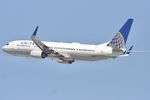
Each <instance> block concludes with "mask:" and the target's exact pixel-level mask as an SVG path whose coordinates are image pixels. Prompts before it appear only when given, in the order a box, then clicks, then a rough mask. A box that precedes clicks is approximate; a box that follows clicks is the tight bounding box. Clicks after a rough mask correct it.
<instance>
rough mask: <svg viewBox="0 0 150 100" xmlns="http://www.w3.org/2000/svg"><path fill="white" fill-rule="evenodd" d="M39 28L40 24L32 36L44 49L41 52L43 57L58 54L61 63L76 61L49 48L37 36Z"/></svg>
mask: <svg viewBox="0 0 150 100" xmlns="http://www.w3.org/2000/svg"><path fill="white" fill-rule="evenodd" d="M37 30H38V26H37V27H36V29H35V31H34V32H33V34H32V36H31V39H32V40H33V42H34V43H35V44H36V45H37V46H38V47H39V48H40V49H41V50H42V54H41V57H42V58H46V57H48V55H49V54H53V55H56V56H57V57H58V58H59V60H58V62H59V63H69V64H71V63H72V62H74V60H70V59H68V58H66V57H65V55H63V54H60V53H59V52H57V51H55V50H53V49H51V48H49V47H48V46H47V45H45V44H44V43H43V42H42V41H40V40H39V39H38V38H37V37H36V34H37Z"/></svg>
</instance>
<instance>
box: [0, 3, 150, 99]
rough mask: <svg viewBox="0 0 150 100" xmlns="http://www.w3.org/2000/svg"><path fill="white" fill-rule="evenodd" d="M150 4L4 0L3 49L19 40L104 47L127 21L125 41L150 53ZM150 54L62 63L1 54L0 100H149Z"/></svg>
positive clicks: (0, 32)
mask: <svg viewBox="0 0 150 100" xmlns="http://www.w3.org/2000/svg"><path fill="white" fill-rule="evenodd" d="M149 10H150V1H149V0H1V1H0V47H2V46H3V45H5V44H6V43H8V42H10V41H12V40H17V39H30V37H31V34H32V32H33V31H34V29H35V27H36V26H37V25H38V26H39V31H38V37H40V38H41V40H47V41H63V42H80V43H90V44H100V43H103V42H107V41H109V40H110V39H112V37H113V36H114V34H115V33H116V32H117V31H118V30H119V29H120V27H121V26H122V25H123V24H124V23H125V22H126V20H127V19H128V18H134V22H133V26H132V28H131V31H130V35H129V38H128V41H127V48H129V47H130V46H131V45H132V44H133V45H134V50H144V51H150V46H149V43H150V40H149V38H150V21H149V20H150V11H149ZM149 56H150V53H149V52H145V53H132V54H131V55H130V56H129V57H124V58H117V59H114V60H107V61H98V62H75V63H73V64H72V65H65V64H59V63H57V62H56V61H55V60H54V61H51V60H50V59H44V60H39V59H33V58H24V57H15V56H11V55H8V54H6V53H4V52H2V51H0V100H150V60H149Z"/></svg>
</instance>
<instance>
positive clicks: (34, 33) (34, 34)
mask: <svg viewBox="0 0 150 100" xmlns="http://www.w3.org/2000/svg"><path fill="white" fill-rule="evenodd" d="M38 28H39V27H38V26H37V27H36V29H35V31H34V32H33V35H32V36H36V33H37V30H38Z"/></svg>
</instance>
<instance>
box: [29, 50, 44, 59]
mask: <svg viewBox="0 0 150 100" xmlns="http://www.w3.org/2000/svg"><path fill="white" fill-rule="evenodd" d="M30 55H31V56H32V57H35V58H41V55H42V51H40V50H38V51H37V50H35V51H31V52H30Z"/></svg>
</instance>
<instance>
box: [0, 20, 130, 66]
mask: <svg viewBox="0 0 150 100" xmlns="http://www.w3.org/2000/svg"><path fill="white" fill-rule="evenodd" d="M132 23H133V19H132V18H129V19H128V20H127V21H126V23H125V24H124V25H123V26H122V27H121V29H120V30H119V32H117V33H116V34H115V36H114V37H113V38H112V39H111V40H110V41H108V42H106V43H103V44H98V45H90V44H80V43H77V42H72V43H63V42H47V41H41V40H39V39H38V38H37V36H36V34H37V31H38V26H37V27H36V29H35V30H34V32H33V34H32V36H31V39H32V40H15V41H12V42H9V43H8V44H6V45H4V46H3V47H2V50H3V51H4V52H6V53H8V54H11V55H14V56H26V57H34V58H42V59H44V58H51V59H56V60H57V62H58V63H63V64H72V63H73V62H75V61H100V60H106V59H113V58H118V57H124V56H128V55H129V54H130V52H131V50H132V48H133V45H132V46H131V47H130V48H129V50H127V49H126V47H125V46H126V42H127V38H128V35H129V32H130V28H131V26H132Z"/></svg>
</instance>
